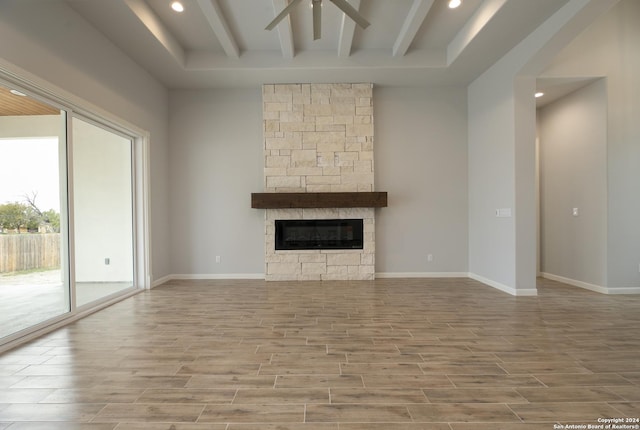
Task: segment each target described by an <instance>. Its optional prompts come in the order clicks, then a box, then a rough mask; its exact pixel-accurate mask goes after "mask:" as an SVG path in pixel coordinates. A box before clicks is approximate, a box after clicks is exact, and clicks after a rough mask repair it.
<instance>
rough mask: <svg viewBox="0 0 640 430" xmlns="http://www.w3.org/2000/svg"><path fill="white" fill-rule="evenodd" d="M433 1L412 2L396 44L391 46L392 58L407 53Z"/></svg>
mask: <svg viewBox="0 0 640 430" xmlns="http://www.w3.org/2000/svg"><path fill="white" fill-rule="evenodd" d="M433 2H434V0H413V4H412V5H411V10H410V11H409V14H408V15H407V18H406V19H405V20H404V24H402V29H401V30H400V34H398V38H397V39H396V43H395V44H394V45H393V56H394V57H402V56H403V55H404V54H406V53H407V50H408V49H409V46H410V45H411V42H413V39H414V38H415V37H416V34H417V33H418V30H420V26H421V25H422V23H423V22H424V19H425V18H426V17H427V14H428V13H429V10H430V9H431V6H433Z"/></svg>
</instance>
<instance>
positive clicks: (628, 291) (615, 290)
mask: <svg viewBox="0 0 640 430" xmlns="http://www.w3.org/2000/svg"><path fill="white" fill-rule="evenodd" d="M540 275H541V276H542V277H543V278H545V279H550V280H552V281H557V282H562V283H563V284H568V285H573V286H574V287H579V288H584V289H585V290H590V291H595V292H596V293H601V294H640V288H636V287H630V288H608V287H603V286H600V285H595V284H590V283H588V282H583V281H578V280H575V279H571V278H565V277H564V276H558V275H554V274H552V273H546V272H542V273H541V274H540Z"/></svg>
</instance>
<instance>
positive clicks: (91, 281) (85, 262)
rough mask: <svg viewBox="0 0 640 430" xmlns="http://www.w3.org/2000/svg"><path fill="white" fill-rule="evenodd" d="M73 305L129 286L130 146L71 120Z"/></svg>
mask: <svg viewBox="0 0 640 430" xmlns="http://www.w3.org/2000/svg"><path fill="white" fill-rule="evenodd" d="M72 130H73V225H74V235H73V237H74V240H73V241H74V250H75V256H76V258H75V265H74V266H75V272H74V273H75V287H76V288H75V291H76V305H77V306H83V305H86V304H88V303H91V302H94V301H96V300H99V299H103V298H105V297H108V296H111V295H114V294H117V293H119V292H122V291H123V290H126V289H129V288H132V287H133V286H134V264H133V261H134V256H133V192H132V143H133V142H132V140H131V138H129V137H126V136H121V135H119V134H117V133H115V132H114V131H111V130H108V129H106V128H103V127H99V126H97V125H94V124H92V123H89V122H87V121H84V120H82V119H79V118H75V117H74V118H73V121H72Z"/></svg>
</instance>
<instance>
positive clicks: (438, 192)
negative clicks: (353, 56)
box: [373, 86, 467, 274]
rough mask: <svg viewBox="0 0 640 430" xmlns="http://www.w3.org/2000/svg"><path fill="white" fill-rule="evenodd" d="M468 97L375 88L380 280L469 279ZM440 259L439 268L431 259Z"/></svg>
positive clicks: (459, 92) (453, 91) (454, 90)
mask: <svg viewBox="0 0 640 430" xmlns="http://www.w3.org/2000/svg"><path fill="white" fill-rule="evenodd" d="M466 102H467V97H466V89H465V88H463V87H445V88H436V87H433V88H388V87H375V86H374V93H373V110H374V126H375V133H374V136H375V137H374V139H375V142H374V157H375V159H374V161H375V170H374V171H375V187H376V190H378V191H387V192H388V193H389V207H387V208H382V209H378V210H377V212H376V272H378V273H389V274H428V272H436V273H443V274H444V273H447V272H452V274H456V273H465V274H466V272H467V145H466V141H467V112H466ZM428 254H432V255H433V261H431V262H429V261H428V260H427V255H428Z"/></svg>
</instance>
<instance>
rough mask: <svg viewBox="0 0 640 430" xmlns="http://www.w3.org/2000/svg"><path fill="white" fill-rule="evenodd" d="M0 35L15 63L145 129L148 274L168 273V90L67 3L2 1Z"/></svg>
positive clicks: (5, 55) (0, 48) (0, 49)
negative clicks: (148, 140) (147, 136)
mask: <svg viewBox="0 0 640 430" xmlns="http://www.w3.org/2000/svg"><path fill="white" fill-rule="evenodd" d="M0 40H2V41H3V42H2V43H0V58H2V59H4V60H5V61H7V62H9V63H10V64H11V65H12V66H17V67H18V68H20V69H23V70H25V71H26V72H29V73H31V74H32V75H35V76H36V77H37V78H39V79H42V80H45V81H46V82H48V83H50V84H52V85H55V86H56V87H58V88H60V89H61V90H63V91H65V92H68V93H70V94H72V95H73V96H75V97H79V98H81V99H82V100H84V101H86V102H88V103H90V104H93V105H95V106H97V107H99V108H100V109H102V110H104V111H107V112H109V113H110V114H112V115H114V116H116V117H119V118H123V119H126V121H128V122H129V123H131V124H133V125H135V126H137V127H139V128H141V129H144V130H148V131H149V132H150V134H151V161H150V164H151V172H150V175H151V183H152V185H151V202H150V204H151V207H150V212H151V215H150V217H151V226H150V227H151V235H152V237H153V239H152V241H151V246H152V249H151V252H152V259H153V261H152V265H153V278H154V279H158V278H161V277H163V276H165V275H168V274H169V273H170V262H169V250H170V244H169V229H170V226H169V218H168V216H169V214H168V206H169V200H168V197H169V194H168V174H167V165H168V158H167V154H168V136H167V134H168V129H167V117H168V92H167V90H166V89H165V88H164V87H163V86H162V85H161V84H160V83H158V82H157V81H155V80H154V79H153V78H152V77H151V76H150V75H149V74H148V73H147V72H146V71H144V70H143V69H141V68H140V67H139V66H138V65H137V64H136V63H135V62H134V61H133V60H132V59H130V58H129V57H127V56H126V55H124V54H123V53H122V52H121V51H120V50H118V49H117V48H116V47H114V46H113V44H112V43H111V42H109V41H108V40H107V39H106V38H105V37H104V36H103V35H102V34H101V33H99V32H98V31H97V30H95V29H94V28H93V27H91V26H90V25H89V24H88V23H87V22H86V21H85V20H84V19H82V18H81V17H80V16H79V15H78V14H77V13H75V12H74V11H73V10H72V9H71V8H69V7H67V6H66V5H65V4H64V3H58V2H47V1H39V0H36V1H34V0H3V1H1V2H0ZM9 41H10V42H9Z"/></svg>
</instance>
